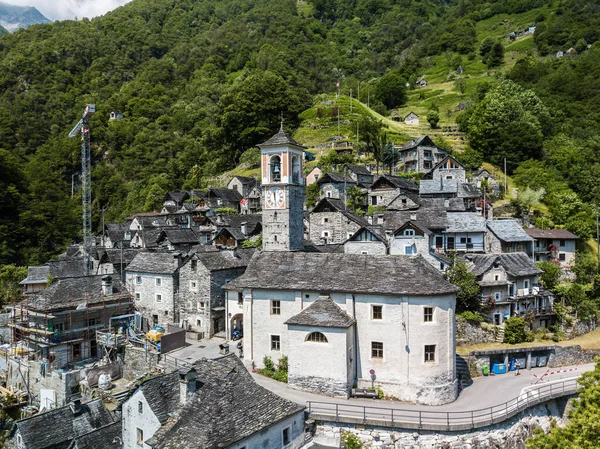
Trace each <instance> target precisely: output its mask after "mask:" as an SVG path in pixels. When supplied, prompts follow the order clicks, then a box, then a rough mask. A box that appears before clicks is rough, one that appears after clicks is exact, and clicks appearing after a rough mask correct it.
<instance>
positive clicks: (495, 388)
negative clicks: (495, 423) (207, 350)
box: [252, 363, 594, 412]
mask: <svg viewBox="0 0 600 449" xmlns="http://www.w3.org/2000/svg"><path fill="white" fill-rule="evenodd" d="M575 368H577V370H574V369H575ZM569 369H573V371H567V372H562V371H565V370H569ZM593 369H594V364H593V363H590V364H587V365H579V366H577V367H574V366H569V367H562V368H556V369H554V368H553V369H550V370H549V371H555V372H556V371H558V370H560V371H561V373H559V374H553V375H548V376H546V379H548V381H549V382H552V381H556V380H561V381H562V380H567V379H570V378H573V377H576V376H577V375H578V374H581V373H583V372H586V371H591V370H593ZM546 371H548V368H533V369H531V370H529V371H527V370H521V375H520V376H515V375H514V373H508V374H503V375H498V376H488V377H479V378H477V379H474V380H473V384H472V385H470V386H469V387H467V388H465V389H464V390H463V391H462V392H461V394H460V396H459V397H458V399H457V400H456V401H454V402H452V403H450V404H446V405H438V406H432V405H421V404H411V403H408V402H399V401H387V400H381V401H378V400H374V399H358V398H350V399H342V398H331V397H328V396H321V395H317V394H313V393H307V392H304V391H298V390H294V389H292V388H289V387H288V386H287V384H284V383H281V382H277V381H274V380H273V379H269V378H267V377H264V376H261V375H259V374H256V373H253V374H252V376H253V377H254V379H255V380H256V382H257V383H258V384H260V385H262V386H263V387H265V388H267V389H268V390H270V391H272V392H273V393H276V394H278V395H279V396H282V397H284V398H286V399H289V400H290V401H294V402H296V403H298V404H302V405H304V404H306V402H307V401H317V402H328V403H334V404H345V405H360V406H370V407H381V408H388V409H390V408H394V409H404V410H415V411H419V410H422V411H426V410H427V411H439V412H450V411H454V412H455V411H466V410H473V409H480V408H486V407H491V406H495V405H498V404H502V403H504V402H506V401H508V400H510V399H513V398H516V397H518V396H519V395H520V394H521V393H522V391H523V389H525V388H527V387H530V386H531V385H533V384H534V383H535V382H536V380H537V379H535V378H534V377H533V376H532V374H535V375H537V376H538V377H539V376H542V375H543V374H544V373H545V372H546ZM541 384H543V382H540V383H538V384H537V385H541Z"/></svg>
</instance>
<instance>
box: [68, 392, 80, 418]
mask: <svg viewBox="0 0 600 449" xmlns="http://www.w3.org/2000/svg"><path fill="white" fill-rule="evenodd" d="M69 405H70V406H71V411H72V412H73V414H74V415H75V416H77V415H79V414H80V413H81V396H74V397H73V399H72V400H71V404H69Z"/></svg>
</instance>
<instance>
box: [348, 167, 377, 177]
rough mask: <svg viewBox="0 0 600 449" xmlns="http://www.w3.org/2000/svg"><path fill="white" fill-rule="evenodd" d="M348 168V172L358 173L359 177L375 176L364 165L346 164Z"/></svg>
mask: <svg viewBox="0 0 600 449" xmlns="http://www.w3.org/2000/svg"><path fill="white" fill-rule="evenodd" d="M346 168H347V169H348V171H350V172H352V173H356V174H357V175H370V176H372V175H373V174H372V173H371V171H370V170H369V169H368V168H367V167H365V166H363V165H354V164H346Z"/></svg>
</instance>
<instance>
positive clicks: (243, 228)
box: [241, 222, 248, 237]
mask: <svg viewBox="0 0 600 449" xmlns="http://www.w3.org/2000/svg"><path fill="white" fill-rule="evenodd" d="M241 231H242V234H244V235H245V236H246V237H247V236H248V223H246V222H243V223H242V225H241Z"/></svg>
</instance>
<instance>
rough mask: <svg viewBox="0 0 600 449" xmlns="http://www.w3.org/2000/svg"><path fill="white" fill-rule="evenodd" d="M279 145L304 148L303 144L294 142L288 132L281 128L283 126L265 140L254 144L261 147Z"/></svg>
mask: <svg viewBox="0 0 600 449" xmlns="http://www.w3.org/2000/svg"><path fill="white" fill-rule="evenodd" d="M281 145H293V146H296V147H300V148H304V149H306V148H307V147H305V146H304V145H300V144H299V143H298V142H296V141H295V140H294V139H293V138H292V137H291V136H290V135H289V134H288V133H286V132H285V131H284V130H283V126H282V127H281V128H279V132H277V134H275V135H274V136H273V137H271V138H270V139H268V140H267V141H266V142H263V143H261V144H258V145H256V146H257V147H259V148H262V147H273V146H281Z"/></svg>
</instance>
